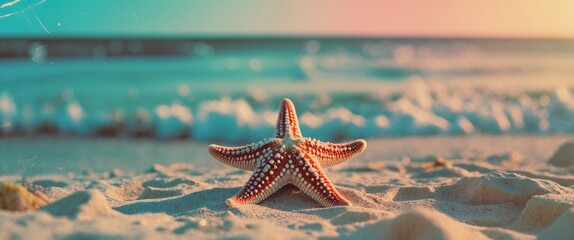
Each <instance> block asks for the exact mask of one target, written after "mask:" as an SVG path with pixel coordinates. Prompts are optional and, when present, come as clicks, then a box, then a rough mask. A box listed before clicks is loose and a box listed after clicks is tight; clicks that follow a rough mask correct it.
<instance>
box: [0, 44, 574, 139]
mask: <svg viewBox="0 0 574 240" xmlns="http://www.w3.org/2000/svg"><path fill="white" fill-rule="evenodd" d="M15 42H16V43H18V42H19V41H16V40H4V41H0V53H2V54H3V56H5V58H1V59H0V121H1V123H2V124H1V127H0V134H1V135H2V136H21V135H31V136H35V135H39V134H40V135H48V136H62V135H64V136H65V135H79V136H87V137H91V136H111V137H144V138H152V139H174V138H191V139H196V140H200V141H213V140H217V141H229V142H246V141H250V140H255V139H258V138H260V137H264V136H267V135H270V134H271V133H272V127H273V122H274V114H275V111H277V107H278V104H279V102H280V101H281V99H283V98H285V97H288V98H291V99H292V100H293V101H294V103H295V105H296V107H297V110H298V113H299V116H300V117H301V118H302V119H301V124H302V128H303V131H304V133H308V135H311V136H312V137H313V136H314V137H319V138H327V139H328V140H340V139H349V138H356V137H369V138H373V137H397V136H411V135H415V136H419V135H423V136H424V135H460V134H477V133H479V134H483V133H487V134H516V133H520V134H522V133H533V134H556V133H571V132H574V126H573V124H571V123H572V120H574V100H573V98H572V97H571V93H570V91H571V90H572V87H574V86H573V84H574V78H573V77H572V76H574V42H573V41H557V40H453V39H447V40H441V39H387V40H385V39H327V38H326V39H262V40H261V39H260V40H256V39H239V40H183V39H175V40H153V41H152V40H125V41H123V40H105V39H99V40H91V41H90V40H69V39H68V40H58V39H51V40H42V39H38V40H26V41H25V44H22V43H21V42H20V45H18V46H19V47H18V48H14V46H16V45H14V44H15ZM14 49H15V50H14ZM8 53H11V54H12V55H10V54H8ZM7 56H10V57H7Z"/></svg>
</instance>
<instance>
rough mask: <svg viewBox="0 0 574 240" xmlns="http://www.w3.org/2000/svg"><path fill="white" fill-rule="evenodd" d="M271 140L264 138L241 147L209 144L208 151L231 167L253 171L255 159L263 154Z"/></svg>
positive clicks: (255, 163)
mask: <svg viewBox="0 0 574 240" xmlns="http://www.w3.org/2000/svg"><path fill="white" fill-rule="evenodd" d="M271 144H272V142H271V141H270V140H264V141H261V142H258V143H252V144H249V145H246V146H241V147H225V146H219V145H216V144H211V145H209V153H210V154H211V156H213V158H215V159H217V160H219V161H220V162H222V163H224V164H227V165H229V166H232V167H236V168H241V169H244V170H248V171H253V169H255V166H256V165H257V159H259V158H260V156H263V154H264V152H263V150H266V149H268V148H269V147H270V146H271Z"/></svg>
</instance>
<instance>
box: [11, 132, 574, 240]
mask: <svg viewBox="0 0 574 240" xmlns="http://www.w3.org/2000/svg"><path fill="white" fill-rule="evenodd" d="M401 141H405V140H401ZM407 141H420V139H417V140H407ZM443 143H444V142H443ZM432 145H437V146H440V142H438V143H437V142H433V143H432ZM369 147H370V148H373V147H374V148H375V149H371V150H370V152H368V153H367V154H366V156H363V158H371V159H370V161H368V162H367V161H362V160H364V159H363V158H362V157H359V158H357V159H354V160H351V162H349V163H347V164H344V165H342V166H338V167H333V168H329V169H328V170H327V174H328V176H329V177H330V179H331V180H332V181H333V182H334V183H335V184H336V185H337V186H338V188H339V190H340V192H341V193H342V194H343V195H344V196H345V197H346V198H347V199H349V200H350V201H351V202H352V203H353V206H350V207H331V208H323V207H321V206H320V205H319V204H318V203H317V202H315V201H314V200H312V199H311V198H310V197H308V196H306V195H304V194H303V193H302V192H301V191H299V190H298V189H296V188H295V187H286V188H284V189H282V190H280V191H279V192H277V193H276V194H274V195H272V196H271V197H270V198H268V199H267V200H265V201H263V202H261V203H260V204H257V205H245V206H240V207H237V208H229V207H227V206H226V205H225V204H224V201H225V199H226V198H228V197H230V196H232V195H234V194H235V193H236V192H237V191H238V190H239V188H240V187H241V186H242V185H243V183H244V182H245V181H246V180H247V179H248V178H249V176H250V173H249V172H247V171H243V170H238V169H233V168H230V167H226V166H223V165H215V167H212V168H197V167H194V166H193V165H191V164H185V163H181V164H174V165H170V166H162V165H154V166H152V167H150V168H149V169H148V170H147V171H142V172H129V171H126V172H125V173H123V172H122V171H119V170H115V171H113V172H111V171H112V169H110V172H105V173H87V174H84V175H76V174H69V175H40V176H34V177H27V178H25V179H22V177H21V176H17V175H16V176H1V177H0V182H26V183H31V184H34V185H38V186H42V187H44V189H45V193H46V195H47V196H48V197H50V198H52V199H54V202H53V203H51V204H50V205H47V206H45V207H43V208H42V209H41V210H40V211H32V212H9V211H2V210H0V226H1V227H0V239H12V238H16V239H51V238H57V239H99V238H101V239H171V238H186V239H201V238H208V239H212V238H232V239H243V238H246V239H309V238H312V239H313V238H322V239H329V238H353V239H535V238H537V237H539V238H540V239H573V238H574V227H572V226H574V189H573V188H572V186H573V185H574V174H573V173H574V170H573V169H572V168H571V167H569V166H571V165H572V164H571V163H568V161H572V162H574V158H568V156H559V155H561V154H563V153H562V152H563V151H562V152H561V151H559V152H557V153H556V156H553V157H550V155H552V152H549V153H544V152H540V151H539V152H536V154H535V155H525V154H527V153H526V152H524V149H512V148H513V147H515V146H514V145H512V144H508V145H506V146H496V147H498V148H506V149H509V151H506V152H496V151H494V150H491V151H490V152H488V151H486V152H482V153H481V154H482V156H484V157H468V156H466V155H465V154H464V153H463V154H461V156H460V158H453V156H454V155H456V154H454V155H453V154H451V156H446V154H442V153H441V152H442V151H444V149H442V150H441V149H438V150H436V154H435V155H432V152H431V155H430V156H427V157H418V158H417V157H411V158H408V159H403V160H397V161H391V160H388V159H384V158H381V157H377V156H381V155H384V153H383V152H385V151H386V150H385V149H384V148H383V147H381V145H380V144H377V143H376V142H375V143H374V144H371V145H369ZM379 147H380V148H379ZM558 147H559V146H555V147H554V149H558ZM468 148H469V149H470V148H471V146H469V147H468ZM494 148H495V147H493V148H492V149H494ZM393 151H396V149H394V150H393ZM413 151H414V150H413ZM527 151H536V149H534V150H533V149H528V150H527ZM437 156H445V158H446V161H447V163H448V164H444V163H437V164H427V163H428V162H431V163H432V162H433V161H435V160H436V159H438V158H439V157H437ZM532 156H535V157H532ZM537 156H548V157H547V158H546V159H541V158H540V157H537ZM373 158H379V160H377V159H373ZM557 158H559V159H561V160H560V163H561V164H558V165H559V166H555V165H556V164H555V165H552V164H548V163H547V162H546V161H547V160H548V159H557ZM568 159H570V160H568ZM214 161H215V160H214ZM433 165H436V167H434V168H433V167H432V166H433ZM443 166H446V167H443Z"/></svg>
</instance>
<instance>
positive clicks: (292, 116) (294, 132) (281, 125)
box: [275, 98, 303, 138]
mask: <svg viewBox="0 0 574 240" xmlns="http://www.w3.org/2000/svg"><path fill="white" fill-rule="evenodd" d="M288 134H290V135H291V138H300V137H302V136H303V135H302V134H301V129H300V128H299V120H298V119H297V112H295V106H294V105H293V102H291V100H289V99H288V98H285V99H283V101H282V102H281V108H280V110H279V116H278V117H277V124H276V125H275V137H276V138H284V137H285V136H287V135H288Z"/></svg>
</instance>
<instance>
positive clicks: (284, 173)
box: [209, 98, 367, 207]
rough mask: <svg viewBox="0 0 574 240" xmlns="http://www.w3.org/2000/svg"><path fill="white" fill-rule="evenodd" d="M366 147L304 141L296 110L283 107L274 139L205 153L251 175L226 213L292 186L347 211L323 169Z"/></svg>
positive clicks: (216, 147)
mask: <svg viewBox="0 0 574 240" xmlns="http://www.w3.org/2000/svg"><path fill="white" fill-rule="evenodd" d="M366 147H367V142H366V141H365V140H363V139H359V140H355V141H352V142H348V143H342V144H335V143H326V142H321V141H318V140H315V139H310V138H304V137H303V135H302V134H301V130H300V129H299V121H298V119H297V113H296V112H295V106H294V105H293V102H291V100H289V99H288V98H285V99H283V101H282V102H281V109H280V110H279V116H278V117H277V125H276V127H275V135H274V137H273V138H269V139H264V140H262V141H260V142H257V143H252V144H249V145H246V146H241V147H224V146H219V145H215V144H211V145H210V146H209V153H210V154H211V155H212V156H213V157H214V158H216V159H217V160H219V161H221V162H222V163H224V164H227V165H229V166H233V167H236V168H241V169H245V170H249V171H253V174H252V175H251V177H250V178H249V180H248V181H247V183H246V184H245V186H244V187H243V188H242V189H241V190H240V191H239V193H237V194H236V195H235V196H233V197H231V198H229V199H227V200H226V201H225V204H227V205H228V206H230V207H233V206H237V205H241V204H251V203H258V202H261V201H262V200H264V199H265V198H267V197H269V196H270V195H271V194H273V193H274V192H276V191H277V190H279V189H280V188H282V187H283V186H285V185H287V184H293V185H295V186H296V187H297V188H299V189H301V191H303V192H304V193H305V194H307V195H309V196H310V197H311V198H313V199H315V200H316V201H317V202H319V203H320V204H322V205H323V206H341V205H351V203H350V202H349V201H348V200H346V199H345V198H344V197H343V196H342V195H341V194H340V193H339V192H338V191H337V189H335V185H333V183H331V181H329V179H328V178H327V176H326V175H325V173H324V171H323V169H322V168H323V167H329V166H333V165H337V164H339V163H342V162H344V161H346V160H349V159H351V158H353V157H354V156H356V155H358V154H359V153H361V152H362V151H363V150H365V148H366Z"/></svg>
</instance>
